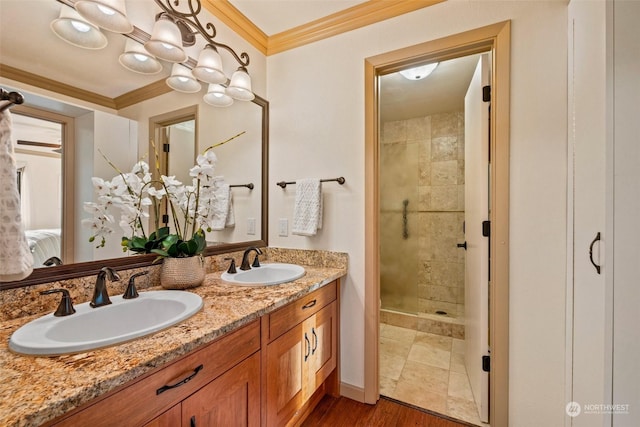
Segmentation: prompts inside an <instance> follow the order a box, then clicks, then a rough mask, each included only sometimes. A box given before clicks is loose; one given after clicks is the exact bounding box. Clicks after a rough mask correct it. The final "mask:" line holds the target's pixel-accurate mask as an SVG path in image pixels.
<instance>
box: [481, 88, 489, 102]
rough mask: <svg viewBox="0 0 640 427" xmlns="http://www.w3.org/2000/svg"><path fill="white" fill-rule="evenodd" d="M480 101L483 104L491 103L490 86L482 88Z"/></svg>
mask: <svg viewBox="0 0 640 427" xmlns="http://www.w3.org/2000/svg"><path fill="white" fill-rule="evenodd" d="M482 100H483V101H484V102H489V101H491V86H482Z"/></svg>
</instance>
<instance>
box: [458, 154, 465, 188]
mask: <svg viewBox="0 0 640 427" xmlns="http://www.w3.org/2000/svg"><path fill="white" fill-rule="evenodd" d="M458 184H463V185H464V160H458ZM463 188H464V187H463Z"/></svg>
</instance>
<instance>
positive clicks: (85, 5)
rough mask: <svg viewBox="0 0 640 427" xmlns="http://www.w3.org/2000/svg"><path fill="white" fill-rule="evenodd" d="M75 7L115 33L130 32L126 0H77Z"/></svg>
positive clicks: (88, 17) (85, 16)
mask: <svg viewBox="0 0 640 427" xmlns="http://www.w3.org/2000/svg"><path fill="white" fill-rule="evenodd" d="M75 8H76V10H77V11H78V13H79V14H80V15H82V16H83V17H84V18H85V19H86V20H87V21H89V22H91V23H93V24H95V25H97V26H98V27H100V28H104V29H105V30H109V31H113V32H114V33H122V34H126V33H130V32H131V31H133V25H131V22H129V18H127V10H126V8H125V6H124V0H77V1H76V3H75Z"/></svg>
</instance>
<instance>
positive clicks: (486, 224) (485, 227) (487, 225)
mask: <svg viewBox="0 0 640 427" xmlns="http://www.w3.org/2000/svg"><path fill="white" fill-rule="evenodd" d="M482 235H483V236H484V237H489V236H491V221H482Z"/></svg>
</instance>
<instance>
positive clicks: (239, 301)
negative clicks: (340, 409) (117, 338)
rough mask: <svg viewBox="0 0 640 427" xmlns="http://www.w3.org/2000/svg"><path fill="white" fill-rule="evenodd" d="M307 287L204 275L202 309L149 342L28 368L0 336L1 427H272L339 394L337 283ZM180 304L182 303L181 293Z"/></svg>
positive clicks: (32, 361)
mask: <svg viewBox="0 0 640 427" xmlns="http://www.w3.org/2000/svg"><path fill="white" fill-rule="evenodd" d="M304 267H305V270H306V274H305V276H303V277H302V278H300V279H297V280H295V281H294V282H290V283H287V284H283V285H276V286H270V287H243V286H237V285H232V284H229V283H226V282H223V281H222V280H221V279H220V273H219V272H218V273H212V274H209V275H208V276H207V278H206V280H205V283H204V284H203V286H201V287H198V288H195V289H193V290H191V292H195V293H197V294H198V295H200V296H201V297H202V298H203V301H204V307H203V309H202V310H201V311H200V312H199V313H197V314H196V315H194V316H193V317H191V318H190V319H187V320H185V321H184V322H182V323H180V324H178V325H175V326H173V327H170V328H168V329H165V330H163V331H160V332H158V333H156V334H154V335H151V336H148V337H144V338H140V339H136V340H133V341H130V342H127V343H123V344H121V345H117V346H113V347H108V348H104V349H99V350H94V351H90V352H86V353H80V354H73V355H63V356H55V357H30V356H22V355H17V354H13V353H11V352H9V350H8V349H7V344H6V342H7V339H8V337H9V336H10V334H11V333H12V332H13V331H14V330H16V329H17V328H18V327H19V326H21V325H22V324H24V323H26V322H27V321H29V320H32V319H33V318H34V317H29V318H22V319H16V320H13V321H8V322H3V323H2V324H1V325H0V339H2V341H3V342H2V346H3V347H2V348H0V362H2V368H0V369H1V370H2V371H4V372H2V373H3V377H4V378H6V380H5V381H4V383H3V384H1V385H0V399H3V400H2V401H3V403H2V407H3V408H2V409H0V424H1V425H20V426H31V425H42V424H44V425H55V426H77V425H91V426H92V427H94V426H100V425H130V426H180V425H182V426H213V425H225V426H227V425H228V426H231V425H248V426H260V425H262V426H277V425H286V424H289V423H295V422H296V421H300V420H302V419H304V417H306V415H307V414H308V412H309V411H310V410H311V409H313V407H314V406H315V405H316V404H317V402H318V401H319V400H320V399H321V398H322V396H323V395H324V394H326V393H330V394H334V395H337V394H338V393H339V372H338V371H339V369H338V366H339V365H338V357H339V349H338V345H339V337H338V334H339V332H338V331H339V314H338V313H339V309H338V308H339V279H340V277H342V276H344V275H345V274H346V265H345V266H344V267H315V266H307V265H305V266H304ZM176 292H184V291H176Z"/></svg>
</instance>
